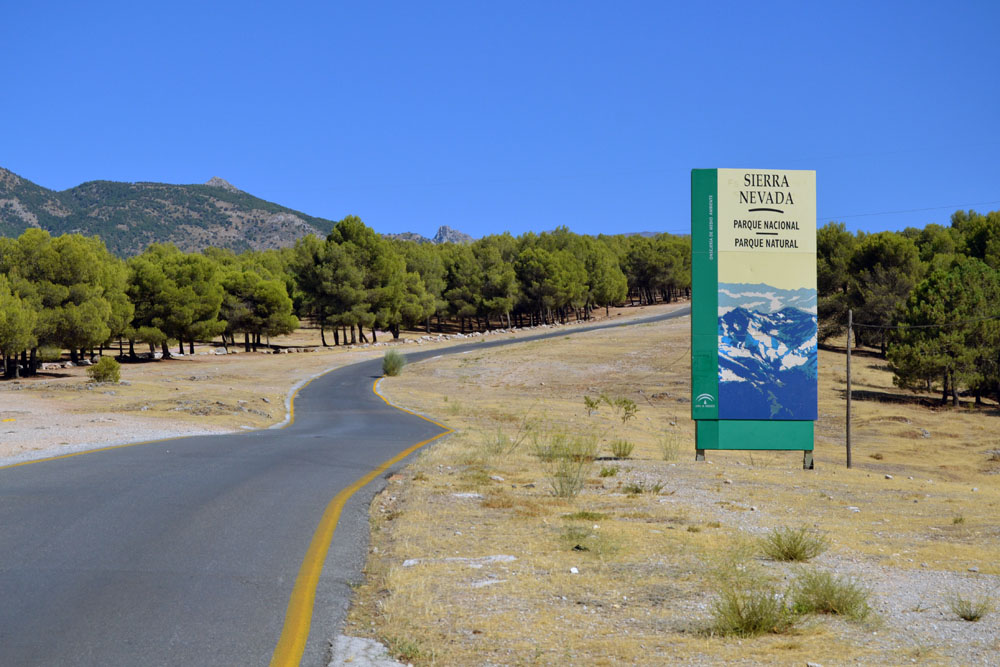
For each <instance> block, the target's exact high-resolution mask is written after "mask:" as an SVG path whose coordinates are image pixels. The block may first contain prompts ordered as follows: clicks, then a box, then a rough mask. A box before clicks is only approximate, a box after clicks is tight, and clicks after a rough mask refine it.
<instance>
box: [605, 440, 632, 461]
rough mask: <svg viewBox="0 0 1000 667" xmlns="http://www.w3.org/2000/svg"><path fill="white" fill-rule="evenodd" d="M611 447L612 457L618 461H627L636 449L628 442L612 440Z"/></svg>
mask: <svg viewBox="0 0 1000 667" xmlns="http://www.w3.org/2000/svg"><path fill="white" fill-rule="evenodd" d="M610 447H611V455H612V456H614V457H615V458H616V459H627V458H628V457H629V456H631V455H632V450H633V449H635V445H634V444H632V443H631V442H629V441H628V440H612V441H611V445H610Z"/></svg>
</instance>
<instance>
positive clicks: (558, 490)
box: [546, 458, 589, 498]
mask: <svg viewBox="0 0 1000 667" xmlns="http://www.w3.org/2000/svg"><path fill="white" fill-rule="evenodd" d="M588 465H589V462H588V461H586V460H583V459H572V458H558V459H556V460H555V461H553V462H551V463H550V464H549V470H548V472H547V474H546V480H547V481H548V483H549V486H550V487H551V488H552V493H553V495H555V496H556V497H557V498H575V497H576V495H577V494H578V493H580V489H582V488H583V482H584V478H585V477H586V468H587V467H588Z"/></svg>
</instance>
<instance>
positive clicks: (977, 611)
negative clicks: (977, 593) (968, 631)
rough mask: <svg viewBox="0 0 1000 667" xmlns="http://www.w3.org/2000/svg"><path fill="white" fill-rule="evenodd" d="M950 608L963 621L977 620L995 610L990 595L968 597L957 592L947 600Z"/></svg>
mask: <svg viewBox="0 0 1000 667" xmlns="http://www.w3.org/2000/svg"><path fill="white" fill-rule="evenodd" d="M947 602H948V608H949V609H951V611H952V613H953V614H955V615H956V616H958V617H959V618H960V619H962V620H963V621H970V622H975V621H978V620H979V619H981V618H982V617H983V616H985V615H986V614H988V613H990V612H991V611H993V600H991V599H990V598H988V597H985V596H984V597H977V598H967V597H965V596H964V595H962V594H960V593H955V594H954V595H952V596H950V597H949V598H948V600H947Z"/></svg>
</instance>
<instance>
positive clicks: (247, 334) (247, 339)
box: [243, 331, 250, 352]
mask: <svg viewBox="0 0 1000 667" xmlns="http://www.w3.org/2000/svg"><path fill="white" fill-rule="evenodd" d="M243 351H244V352H249V351H250V332H249V331H244V332H243Z"/></svg>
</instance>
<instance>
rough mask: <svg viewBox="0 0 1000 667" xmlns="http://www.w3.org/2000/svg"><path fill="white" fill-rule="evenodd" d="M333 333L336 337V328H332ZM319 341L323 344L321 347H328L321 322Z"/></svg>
mask: <svg viewBox="0 0 1000 667" xmlns="http://www.w3.org/2000/svg"><path fill="white" fill-rule="evenodd" d="M333 335H334V337H336V335H337V329H336V328H335V329H334V330H333ZM319 342H320V344H322V345H323V347H329V345H327V344H326V330H325V329H324V328H323V323H322V322H320V323H319Z"/></svg>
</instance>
